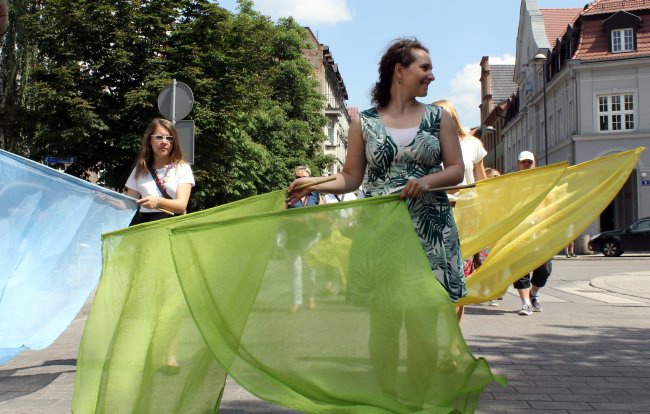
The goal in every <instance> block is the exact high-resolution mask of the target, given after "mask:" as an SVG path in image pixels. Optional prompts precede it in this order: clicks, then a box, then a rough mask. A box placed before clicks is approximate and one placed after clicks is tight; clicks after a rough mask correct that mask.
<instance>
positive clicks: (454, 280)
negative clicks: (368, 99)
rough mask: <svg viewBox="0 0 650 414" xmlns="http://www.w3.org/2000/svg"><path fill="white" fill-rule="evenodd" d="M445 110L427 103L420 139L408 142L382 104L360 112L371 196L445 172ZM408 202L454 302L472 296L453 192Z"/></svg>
mask: <svg viewBox="0 0 650 414" xmlns="http://www.w3.org/2000/svg"><path fill="white" fill-rule="evenodd" d="M441 113H442V109H441V108H439V107H437V106H433V105H426V106H425V111H424V116H423V117H422V122H421V123H420V128H419V130H418V132H417V134H416V136H415V138H414V139H413V141H411V143H409V144H408V145H404V146H402V145H398V144H396V143H395V141H394V140H393V138H392V137H391V136H390V134H389V133H388V131H387V130H386V128H385V126H384V124H383V122H382V120H381V118H380V116H379V112H378V111H377V109H376V108H371V109H368V110H366V111H364V112H362V113H360V120H361V131H362V134H363V140H364V143H365V154H366V161H367V164H368V167H367V168H368V188H367V193H366V195H367V196H368V197H373V196H382V195H386V194H392V193H397V192H400V191H401V190H402V189H403V188H404V186H405V185H406V183H407V181H408V180H409V179H411V178H420V177H423V176H425V175H429V174H433V173H436V172H439V171H441V170H442V154H441V149H440V141H439V140H438V133H439V131H440V119H441ZM406 202H407V207H408V210H409V213H410V215H411V220H412V222H413V227H414V229H415V231H416V233H417V235H418V237H419V239H420V243H421V244H422V248H423V249H424V252H425V254H426V256H427V258H428V259H429V263H430V264H431V270H432V271H433V273H434V274H435V277H436V278H437V279H438V281H439V282H440V283H441V284H442V286H443V287H444V288H445V290H446V291H447V293H448V294H449V297H450V298H451V300H452V301H454V302H455V301H457V300H458V299H459V298H461V297H463V296H466V295H467V289H466V286H465V276H464V274H463V267H462V260H461V252H460V242H459V240H458V231H457V229H456V223H455V222H454V216H453V213H452V209H451V205H450V204H449V199H448V197H447V194H446V193H445V192H444V191H437V192H428V193H425V194H424V195H423V196H422V197H420V198H417V199H408V200H406Z"/></svg>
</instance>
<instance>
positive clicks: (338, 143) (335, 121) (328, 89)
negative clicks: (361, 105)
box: [304, 28, 350, 174]
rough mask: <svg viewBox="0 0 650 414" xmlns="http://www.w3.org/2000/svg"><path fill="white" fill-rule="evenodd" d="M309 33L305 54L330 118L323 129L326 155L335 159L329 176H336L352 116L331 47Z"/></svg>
mask: <svg viewBox="0 0 650 414" xmlns="http://www.w3.org/2000/svg"><path fill="white" fill-rule="evenodd" d="M307 32H308V34H309V38H308V40H309V42H310V43H311V44H312V48H311V49H307V50H305V51H304V54H305V56H306V57H307V59H308V60H309V62H310V63H311V65H312V68H314V73H315V74H316V78H317V79H318V85H319V92H320V93H321V95H322V96H323V97H324V98H325V103H324V107H323V112H324V114H325V116H326V117H327V124H326V125H325V127H324V129H323V133H324V134H325V136H326V139H325V142H324V143H323V152H324V153H325V154H327V155H332V156H333V157H334V162H333V163H332V164H331V165H329V167H328V171H327V173H330V174H335V173H337V172H339V171H341V170H342V169H343V164H344V163H345V154H346V152H347V147H348V129H349V128H350V115H349V114H348V110H347V107H346V105H345V101H346V100H347V99H348V92H347V90H346V89H345V83H344V82H343V78H342V77H341V72H339V69H338V65H337V64H336V63H334V58H333V57H332V54H331V52H330V50H329V46H327V45H323V44H321V43H319V42H318V39H317V38H316V36H314V33H313V32H312V31H311V29H309V28H307Z"/></svg>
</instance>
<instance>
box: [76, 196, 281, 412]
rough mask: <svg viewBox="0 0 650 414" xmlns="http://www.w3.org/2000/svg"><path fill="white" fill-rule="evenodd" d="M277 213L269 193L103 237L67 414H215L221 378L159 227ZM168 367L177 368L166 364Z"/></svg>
mask: <svg viewBox="0 0 650 414" xmlns="http://www.w3.org/2000/svg"><path fill="white" fill-rule="evenodd" d="M282 209H283V194H281V193H279V192H276V193H271V194H265V195H263V196H259V197H254V198H251V199H246V200H243V201H239V202H235V203H231V204H227V205H225V206H221V207H217V208H213V209H210V210H205V211H201V212H198V213H194V214H190V215H186V216H180V217H176V218H170V219H166V220H161V221H155V222H152V223H147V224H142V225H139V226H135V227H130V228H127V229H123V230H120V231H117V232H113V233H109V234H105V235H104V237H103V245H102V249H103V269H102V277H101V280H100V283H99V287H98V289H97V292H96V295H95V299H94V301H93V306H92V309H91V312H90V314H89V316H88V321H87V323H86V327H85V330H84V334H83V337H82V340H81V347H80V350H79V356H78V365H77V375H76V377H75V385H74V394H73V401H72V409H73V412H75V413H109V414H112V413H205V412H217V411H218V406H219V399H220V396H221V392H222V390H223V386H224V383H225V378H226V371H225V370H224V369H223V368H222V367H221V365H219V363H218V362H217V361H216V360H215V358H214V356H213V354H212V352H211V351H210V349H209V347H208V346H207V344H206V342H205V341H204V340H203V337H202V336H201V334H200V332H199V330H198V329H197V327H196V324H195V322H194V319H193V318H192V315H191V314H190V312H189V309H188V307H187V305H186V302H185V299H184V298H183V294H182V291H181V289H180V285H179V284H178V279H177V277H176V273H175V271H174V265H173V263H172V257H171V255H170V252H169V238H168V236H167V232H168V230H167V226H169V225H170V224H172V223H182V222H185V221H191V222H193V223H201V222H203V221H205V220H213V219H214V217H224V218H229V217H234V216H237V215H250V214H254V213H257V212H259V211H273V210H282ZM174 359H176V361H177V362H178V368H176V367H174V366H173V365H176V364H175V363H174V364H170V362H171V361H173V360H174Z"/></svg>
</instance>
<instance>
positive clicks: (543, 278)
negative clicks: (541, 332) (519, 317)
mask: <svg viewBox="0 0 650 414" xmlns="http://www.w3.org/2000/svg"><path fill="white" fill-rule="evenodd" d="M552 270H553V264H552V263H551V261H550V260H549V261H548V262H546V263H544V264H543V265H541V266H540V267H538V268H537V269H535V270H533V277H532V280H531V290H530V300H531V306H532V308H533V311H535V312H541V311H542V304H541V303H540V301H539V291H540V289H541V288H543V287H544V286H546V282H547V281H548V278H549V276H551V271H552Z"/></svg>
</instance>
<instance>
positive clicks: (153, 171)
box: [126, 118, 194, 225]
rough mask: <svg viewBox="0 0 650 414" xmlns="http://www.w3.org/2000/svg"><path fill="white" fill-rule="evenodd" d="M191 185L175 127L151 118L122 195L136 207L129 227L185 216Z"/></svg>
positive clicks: (191, 180) (192, 176) (188, 170)
mask: <svg viewBox="0 0 650 414" xmlns="http://www.w3.org/2000/svg"><path fill="white" fill-rule="evenodd" d="M193 186H194V175H193V174H192V168H191V167H190V165H189V164H188V163H186V162H185V161H183V154H182V152H181V147H180V144H179V142H178V132H177V131H176V127H175V126H174V125H173V124H172V123H171V122H170V121H168V120H166V119H163V118H156V119H154V120H153V121H151V123H150V124H149V127H148V128H147V131H146V132H145V134H144V137H143V138H142V145H141V146H140V152H139V153H138V158H137V161H136V164H135V168H134V169H133V171H131V175H130V176H129V179H128V180H127V181H126V194H127V195H129V196H131V197H134V198H137V199H138V201H137V202H138V204H139V205H140V209H139V210H138V213H137V214H136V216H135V217H134V218H133V221H132V222H131V225H134V224H139V223H146V222H149V221H154V220H160V219H163V218H166V217H170V214H169V213H173V214H175V215H176V214H183V213H185V210H186V209H187V203H188V201H189V199H190V193H191V191H192V187H193Z"/></svg>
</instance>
